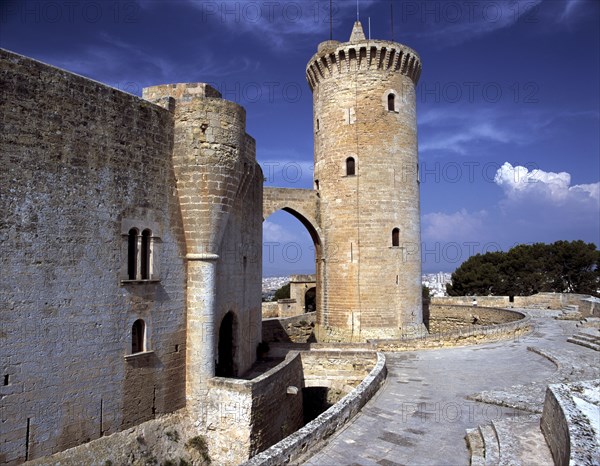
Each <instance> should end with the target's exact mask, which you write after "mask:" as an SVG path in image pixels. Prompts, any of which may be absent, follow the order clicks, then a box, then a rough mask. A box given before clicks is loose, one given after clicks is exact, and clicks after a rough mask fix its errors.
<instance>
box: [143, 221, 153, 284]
mask: <svg viewBox="0 0 600 466" xmlns="http://www.w3.org/2000/svg"><path fill="white" fill-rule="evenodd" d="M151 238H152V232H151V231H150V230H144V231H142V251H141V260H140V262H141V263H140V269H141V275H142V280H149V279H150V254H151V251H150V241H151Z"/></svg>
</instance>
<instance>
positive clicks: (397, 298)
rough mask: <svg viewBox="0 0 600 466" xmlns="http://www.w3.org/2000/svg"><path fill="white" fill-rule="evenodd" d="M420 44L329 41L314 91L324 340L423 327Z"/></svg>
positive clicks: (317, 59) (318, 59) (317, 65)
mask: <svg viewBox="0 0 600 466" xmlns="http://www.w3.org/2000/svg"><path fill="white" fill-rule="evenodd" d="M420 73H421V62H420V59H419V56H418V55H417V54H416V52H415V51H414V50H412V49H410V48H409V47H406V46H405V45H402V44H399V43H396V42H390V41H381V40H367V39H366V38H365V35H364V33H363V29H362V26H361V24H360V22H356V23H355V24H354V28H353V31H352V35H351V37H350V40H349V42H345V43H340V42H338V41H326V42H322V43H321V44H320V45H319V47H318V51H317V53H316V54H315V55H314V56H313V57H312V58H311V60H310V62H309V63H308V66H307V68H306V76H307V79H308V82H309V85H310V87H311V90H312V92H313V116H314V133H315V138H314V139H315V175H314V177H315V179H314V183H315V189H316V190H317V191H318V194H319V198H320V202H319V204H320V207H319V209H320V212H319V213H320V226H321V231H322V238H321V240H322V254H321V258H320V262H319V263H318V264H317V275H318V280H319V289H320V293H319V294H320V296H319V297H318V303H317V309H318V311H317V329H316V332H317V339H319V340H321V341H365V340H367V339H377V338H398V337H400V336H402V335H406V334H412V333H414V332H420V331H422V330H423V328H424V327H423V311H422V299H421V296H422V293H421V255H420V207H419V182H418V175H417V174H418V166H417V164H418V153H417V122H416V99H415V86H416V83H417V81H418V79H419V76H420Z"/></svg>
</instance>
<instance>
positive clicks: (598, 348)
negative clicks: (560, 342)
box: [567, 336, 600, 351]
mask: <svg viewBox="0 0 600 466" xmlns="http://www.w3.org/2000/svg"><path fill="white" fill-rule="evenodd" d="M567 341H568V342H569V343H574V344H576V345H579V346H583V347H585V348H589V349H593V350H594V351H600V344H597V343H592V342H591V341H586V340H583V339H579V338H577V337H576V336H573V337H571V338H567Z"/></svg>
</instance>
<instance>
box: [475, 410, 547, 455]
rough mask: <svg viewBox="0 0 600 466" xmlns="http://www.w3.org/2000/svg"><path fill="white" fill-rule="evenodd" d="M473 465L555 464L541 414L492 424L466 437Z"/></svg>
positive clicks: (477, 429) (477, 428)
mask: <svg viewBox="0 0 600 466" xmlns="http://www.w3.org/2000/svg"><path fill="white" fill-rule="evenodd" d="M465 439H466V441H467V446H468V447H469V451H470V453H471V465H472V466H531V465H547V464H554V462H553V460H552V454H551V453H550V449H549V448H548V445H547V444H546V440H545V439H544V435H543V433H542V431H541V429H540V416H539V415H526V416H519V417H518V418H515V419H504V420H498V421H492V422H491V423H490V424H484V425H481V426H479V427H476V428H474V429H467V435H466V436H465Z"/></svg>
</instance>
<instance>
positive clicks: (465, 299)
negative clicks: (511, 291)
mask: <svg viewBox="0 0 600 466" xmlns="http://www.w3.org/2000/svg"><path fill="white" fill-rule="evenodd" d="M474 298H475V300H476V301H477V306H483V307H509V306H510V305H511V304H512V303H510V299H509V297H508V296H439V297H433V298H431V305H432V306H437V305H442V304H448V305H452V306H473V299H474Z"/></svg>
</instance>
